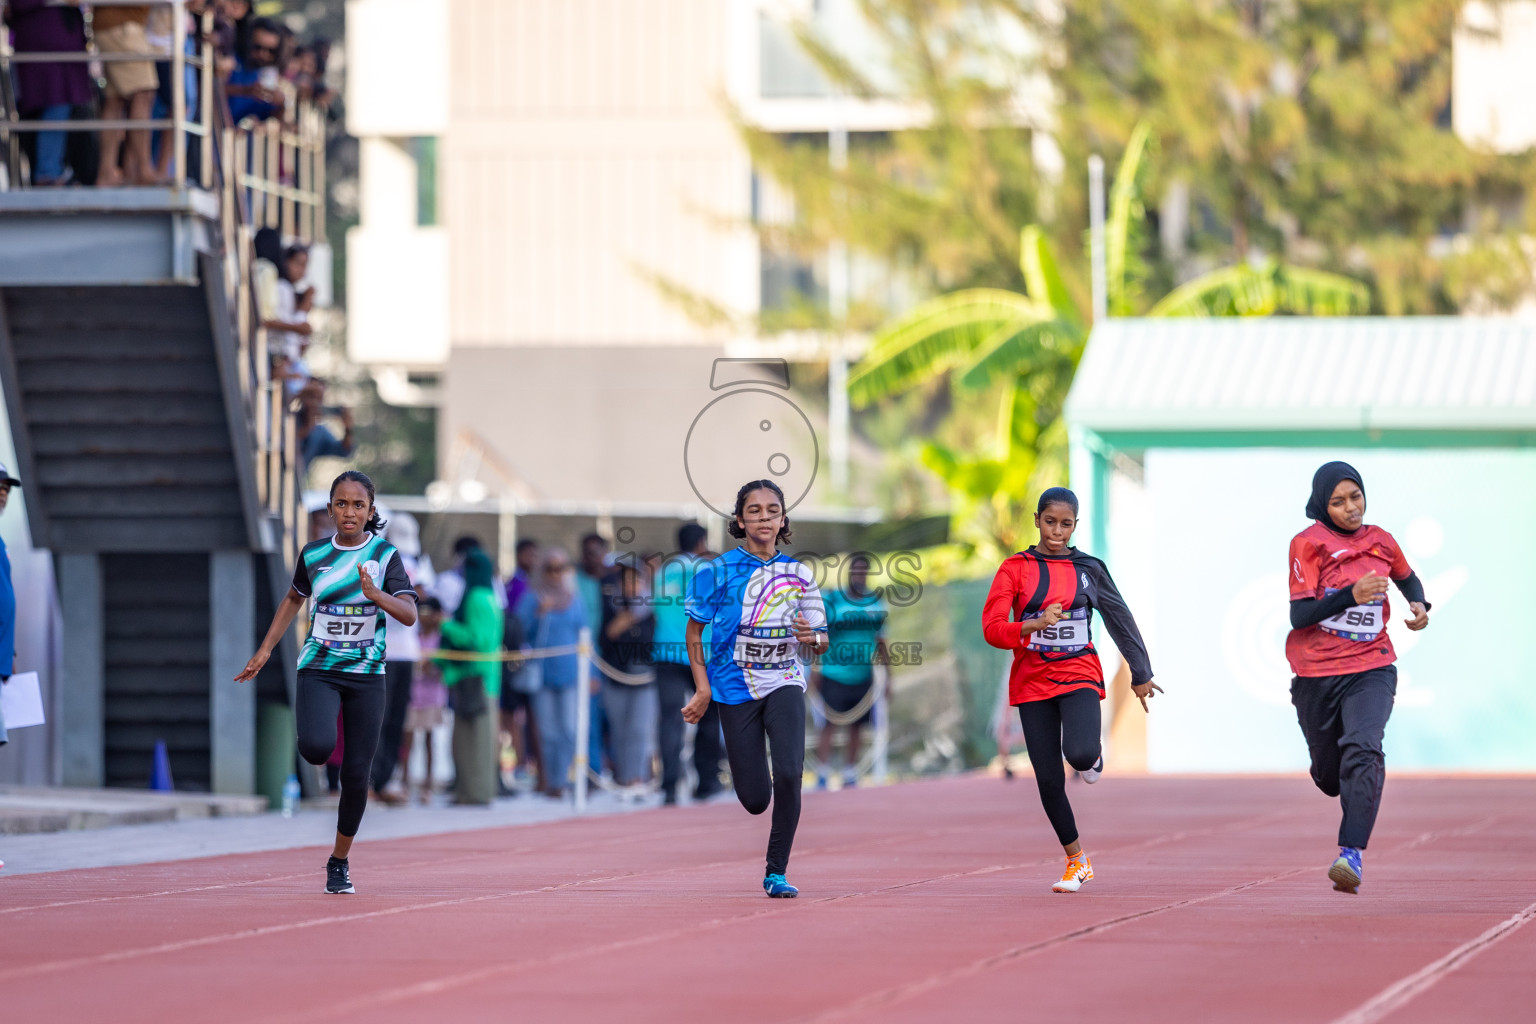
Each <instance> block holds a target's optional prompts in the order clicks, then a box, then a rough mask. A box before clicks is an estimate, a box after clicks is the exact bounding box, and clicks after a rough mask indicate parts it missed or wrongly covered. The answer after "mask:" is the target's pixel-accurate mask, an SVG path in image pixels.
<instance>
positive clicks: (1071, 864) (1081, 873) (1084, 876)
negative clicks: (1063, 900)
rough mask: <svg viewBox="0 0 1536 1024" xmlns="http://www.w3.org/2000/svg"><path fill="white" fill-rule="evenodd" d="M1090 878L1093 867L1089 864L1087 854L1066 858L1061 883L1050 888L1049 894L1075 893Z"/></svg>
mask: <svg viewBox="0 0 1536 1024" xmlns="http://www.w3.org/2000/svg"><path fill="white" fill-rule="evenodd" d="M1092 877H1093V865H1092V864H1091V863H1089V861H1088V854H1087V853H1079V854H1078V855H1077V856H1076V857H1068V858H1067V870H1066V871H1065V872H1064V873H1063V874H1062V876H1061V881H1059V882H1057V883H1056V884H1055V885H1053V886H1051V892H1077V890H1079V889H1081V888H1082V887H1083V883H1084V882H1086V881H1088V880H1089V879H1091V878H1092Z"/></svg>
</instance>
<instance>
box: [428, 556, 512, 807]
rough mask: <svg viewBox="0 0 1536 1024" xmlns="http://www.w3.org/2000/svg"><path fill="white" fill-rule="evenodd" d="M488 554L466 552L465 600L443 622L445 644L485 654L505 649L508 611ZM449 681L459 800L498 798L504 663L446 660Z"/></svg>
mask: <svg viewBox="0 0 1536 1024" xmlns="http://www.w3.org/2000/svg"><path fill="white" fill-rule="evenodd" d="M494 581H495V571H494V570H493V569H492V567H491V560H490V557H489V556H488V555H486V553H485V552H484V551H482V550H480V549H479V548H472V549H471V550H470V551H469V552H468V554H466V555H465V557H464V600H463V601H461V602H460V603H459V608H458V611H456V612H454V613H453V617H452V618H451V619H445V620H444V621H443V625H442V635H443V642H444V644H445V646H447V647H449V648H451V649H452V650H455V651H467V652H473V653H476V654H481V655H496V654H499V653H500V652H501V638H502V630H503V622H502V611H501V607H500V605H498V603H497V601H496V595H495V593H494V590H493V586H494ZM443 682H444V683H445V684H447V685H448V686H450V687H452V688H453V691H452V692H453V695H454V700H453V706H454V711H453V763H454V771H455V782H454V790H453V802H454V803H456V804H489V803H490V802H491V801H492V800H494V799H495V797H496V773H497V771H498V770H499V767H498V765H497V763H496V759H497V735H496V721H497V716H496V715H495V714H493V713H492V709H493V708H495V707H496V706H497V705H498V700H499V698H500V696H501V662H500V661H499V660H496V659H495V658H494V657H486V658H484V659H483V660H462V659H461V660H445V661H444V668H443Z"/></svg>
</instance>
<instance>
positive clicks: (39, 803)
mask: <svg viewBox="0 0 1536 1024" xmlns="http://www.w3.org/2000/svg"><path fill="white" fill-rule="evenodd" d="M266 810H267V798H266V797H263V796H226V795H220V794H212V793H157V792H153V791H151V790H138V789H72V788H63V787H50V786H0V834H8V835H20V834H23V833H30V832H64V831H69V830H72V829H90V828H111V827H113V826H117V825H143V824H148V823H151V822H159V821H186V820H190V819H194V818H230V817H239V816H243V815H251V814H261V813H263V812H265V811H266Z"/></svg>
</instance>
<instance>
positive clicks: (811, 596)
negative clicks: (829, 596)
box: [687, 547, 827, 704]
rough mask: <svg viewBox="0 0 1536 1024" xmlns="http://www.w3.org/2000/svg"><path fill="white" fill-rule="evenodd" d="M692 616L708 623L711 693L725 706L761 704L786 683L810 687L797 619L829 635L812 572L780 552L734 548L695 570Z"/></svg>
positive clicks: (690, 597) (690, 600)
mask: <svg viewBox="0 0 1536 1024" xmlns="http://www.w3.org/2000/svg"><path fill="white" fill-rule="evenodd" d="M687 611H688V617H689V618H690V619H692V620H693V621H695V622H703V623H707V624H709V625H710V640H709V643H708V644H707V645H706V647H705V650H706V651H707V652H708V654H709V661H708V666H707V668H708V672H709V688H710V690H711V691H712V692H713V694H714V699H715V700H717V701H719V702H720V703H721V704H745V703H746V702H747V701H749V700H761V699H762V698H764V697H766V696H767V695H768V694H769V693H771V692H772V691H774V690H777V689H779V688H780V687H782V686H798V687H800V689H802V690H803V689H805V674H804V672H803V671H802V670H801V668H800V662H799V660H798V659H797V658H796V652H797V650H798V648H799V644H798V642H797V641H796V640H795V631H794V620H795V616H797V615H799V616H801V617H803V618H804V619H805V621H806V622H808V623H809V624H810V626H811V628H812V629H814V630H816V631H817V632H820V633H825V632H826V631H827V615H826V611H825V609H824V608H823V607H822V603H821V590H820V589H819V588H818V587H817V586H816V579H815V577H814V576H813V575H812V574H811V570H810V569H808V568H806V566H805V565H803V564H802V563H800V562H798V561H796V560H795V559H793V558H791V557H789V556H788V555H786V554H784V553H782V552H774V555H773V557H772V558H770V559H768V560H767V561H764V560H763V559H761V558H758V557H757V556H756V555H754V554H751V553H749V552H748V551H747V549H746V548H744V547H740V548H735V549H733V550H731V551H727V552H726V553H725V554H723V555H721V556H720V557H719V558H716V559H715V560H714V561H712V562H709V563H707V564H705V565H700V566H699V567H698V569H697V570H696V571H695V573H694V577H693V584H692V585H691V586H690V587H689V589H688V604H687Z"/></svg>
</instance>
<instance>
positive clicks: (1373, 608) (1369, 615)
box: [1318, 601, 1387, 643]
mask: <svg viewBox="0 0 1536 1024" xmlns="http://www.w3.org/2000/svg"><path fill="white" fill-rule="evenodd" d="M1385 611H1386V605H1385V604H1384V603H1382V602H1380V601H1378V602H1377V603H1375V604H1357V605H1355V606H1354V607H1353V608H1346V609H1344V610H1343V611H1342V612H1339V614H1337V615H1335V616H1333V618H1331V619H1324V620H1323V621H1322V622H1319V623H1318V625H1319V626H1321V627H1322V628H1323V632H1325V633H1332V634H1333V635H1334V636H1341V637H1343V638H1344V639H1346V640H1358V641H1360V642H1361V643H1366V642H1369V641H1371V640H1375V639H1376V638H1377V637H1378V636H1380V635H1381V631H1382V630H1383V629H1385V628H1386V626H1387V620H1386V616H1385V615H1384V614H1383V613H1384V612H1385Z"/></svg>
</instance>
